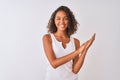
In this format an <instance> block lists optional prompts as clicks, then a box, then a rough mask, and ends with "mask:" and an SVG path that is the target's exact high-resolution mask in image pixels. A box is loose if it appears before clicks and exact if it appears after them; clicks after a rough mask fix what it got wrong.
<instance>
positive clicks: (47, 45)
mask: <svg viewBox="0 0 120 80" xmlns="http://www.w3.org/2000/svg"><path fill="white" fill-rule="evenodd" d="M77 24H78V23H77V21H76V19H75V17H74V15H73V13H72V11H71V10H70V9H69V8H68V7H66V6H60V7H59V8H57V9H56V10H55V11H54V12H53V14H52V16H51V18H50V20H49V23H48V32H49V33H48V34H45V35H44V36H43V47H44V51H45V55H46V57H47V59H48V66H47V73H46V80H77V73H78V72H79V71H80V69H81V67H82V65H83V62H84V59H85V55H86V53H87V50H88V48H89V47H90V46H91V44H92V43H93V41H94V40H95V34H94V35H93V36H92V37H91V38H90V39H89V40H88V41H86V42H85V43H83V44H82V45H81V46H80V41H79V40H78V39H76V38H73V37H71V35H72V34H74V33H75V32H76V30H77Z"/></svg>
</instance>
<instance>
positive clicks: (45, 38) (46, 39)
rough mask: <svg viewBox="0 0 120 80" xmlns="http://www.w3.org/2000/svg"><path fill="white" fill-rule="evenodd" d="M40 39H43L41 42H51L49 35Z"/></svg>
mask: <svg viewBox="0 0 120 80" xmlns="http://www.w3.org/2000/svg"><path fill="white" fill-rule="evenodd" d="M42 39H43V41H50V42H51V41H52V40H51V36H50V34H44V35H43V37H42Z"/></svg>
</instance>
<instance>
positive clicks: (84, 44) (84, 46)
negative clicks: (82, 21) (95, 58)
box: [79, 33, 96, 53]
mask: <svg viewBox="0 0 120 80" xmlns="http://www.w3.org/2000/svg"><path fill="white" fill-rule="evenodd" d="M95 35H96V34H95V33H94V34H93V36H92V37H91V38H90V39H89V40H88V41H86V42H84V43H83V44H82V45H81V46H80V48H79V51H80V53H81V52H83V51H84V50H88V49H89V47H90V46H91V45H92V43H93V41H94V40H95Z"/></svg>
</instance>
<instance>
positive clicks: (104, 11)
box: [0, 0, 120, 80]
mask: <svg viewBox="0 0 120 80" xmlns="http://www.w3.org/2000/svg"><path fill="white" fill-rule="evenodd" d="M61 5H66V6H68V7H69V8H70V9H71V10H72V11H73V12H74V15H75V17H76V19H77V20H78V22H79V23H80V26H79V28H78V31H77V33H76V34H75V35H73V36H74V37H76V38H78V39H79V40H80V41H81V43H83V42H84V41H86V40H88V39H89V38H90V37H91V36H92V35H93V33H96V40H95V42H94V43H93V45H92V46H91V47H90V49H89V51H88V54H87V55H86V59H85V62H84V64H83V67H82V69H81V70H80V72H79V80H120V76H119V74H120V63H119V62H120V59H119V56H120V43H119V41H120V37H119V36H118V35H119V34H120V1H119V0H43V1H42V0H41V1H40V0H0V80H44V79H45V68H46V58H45V55H44V51H43V47H42V36H43V35H44V34H45V33H46V32H47V28H46V26H47V23H48V20H49V19H50V16H51V14H52V12H53V11H54V10H55V9H56V8H58V7H59V6H61Z"/></svg>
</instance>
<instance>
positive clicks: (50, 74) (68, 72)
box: [45, 34, 77, 80]
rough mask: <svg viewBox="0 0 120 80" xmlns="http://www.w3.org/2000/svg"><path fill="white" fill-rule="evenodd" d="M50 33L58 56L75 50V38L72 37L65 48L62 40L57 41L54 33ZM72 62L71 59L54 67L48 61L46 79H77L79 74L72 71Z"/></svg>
mask: <svg viewBox="0 0 120 80" xmlns="http://www.w3.org/2000/svg"><path fill="white" fill-rule="evenodd" d="M50 35H51V39H52V47H53V50H54V53H55V56H56V57H57V58H58V57H62V56H65V55H67V54H69V53H71V52H73V51H75V45H74V38H72V37H70V42H69V43H67V44H66V48H63V46H62V42H59V41H57V40H56V38H55V36H54V35H53V34H50ZM72 64H73V61H72V60H71V61H69V62H67V63H65V64H63V65H61V66H59V67H57V68H56V69H54V68H53V67H52V66H51V65H50V63H49V62H48V66H47V72H46V79H45V80H76V79H77V74H74V73H73V72H72Z"/></svg>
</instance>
